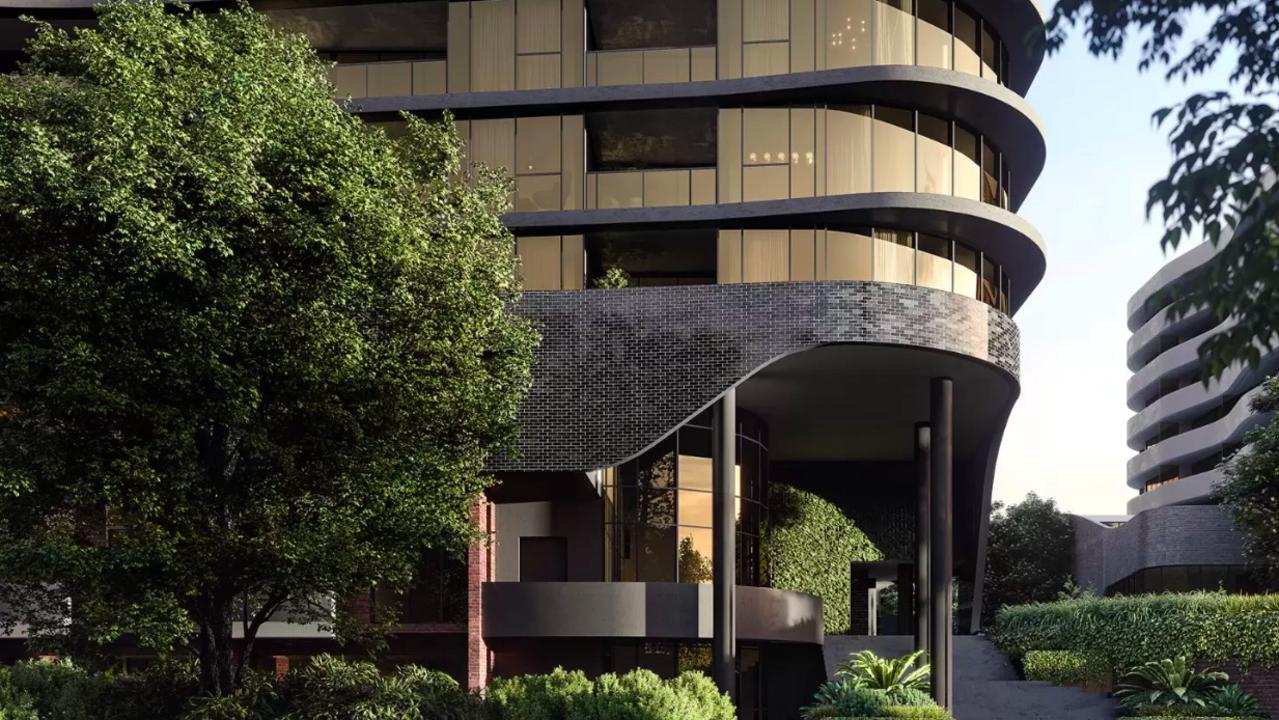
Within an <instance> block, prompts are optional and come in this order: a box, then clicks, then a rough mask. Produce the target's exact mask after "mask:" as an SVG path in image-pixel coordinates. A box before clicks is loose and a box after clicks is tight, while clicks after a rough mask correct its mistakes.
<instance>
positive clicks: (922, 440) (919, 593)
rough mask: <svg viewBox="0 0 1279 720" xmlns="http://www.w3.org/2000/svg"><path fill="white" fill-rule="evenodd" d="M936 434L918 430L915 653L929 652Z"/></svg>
mask: <svg viewBox="0 0 1279 720" xmlns="http://www.w3.org/2000/svg"><path fill="white" fill-rule="evenodd" d="M931 446H932V432H931V430H930V429H929V427H928V423H919V424H918V425H916V426H915V501H916V506H915V649H916V650H922V651H923V652H924V654H925V655H931V654H932V653H930V652H929V641H930V640H931V638H929V637H928V615H929V613H931V612H932V605H931V603H930V602H929V598H931V597H932V594H931V592H930V590H931V588H930V587H929V586H928V564H929V563H930V562H931V559H930V554H929V547H930V545H929V540H930V539H931V536H932V520H933V519H932V502H931V498H932V492H931V491H932V488H931V487H930V486H929V482H930V480H929V479H930V477H931V471H932V468H931V466H930V465H931V463H932V456H931V453H930V450H931Z"/></svg>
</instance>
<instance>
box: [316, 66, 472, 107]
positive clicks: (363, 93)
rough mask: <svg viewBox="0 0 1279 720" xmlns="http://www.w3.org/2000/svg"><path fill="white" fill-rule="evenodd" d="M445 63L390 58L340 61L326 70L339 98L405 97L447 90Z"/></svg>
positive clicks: (433, 93) (439, 92) (437, 93)
mask: <svg viewBox="0 0 1279 720" xmlns="http://www.w3.org/2000/svg"><path fill="white" fill-rule="evenodd" d="M447 77H448V62H447V61H444V60H392V61H379V62H366V63H339V64H337V65H334V66H333V69H332V70H330V71H329V79H330V81H331V82H332V83H333V88H334V92H335V94H336V95H337V96H338V97H352V98H366V97H404V96H408V95H441V94H443V93H445V92H447Z"/></svg>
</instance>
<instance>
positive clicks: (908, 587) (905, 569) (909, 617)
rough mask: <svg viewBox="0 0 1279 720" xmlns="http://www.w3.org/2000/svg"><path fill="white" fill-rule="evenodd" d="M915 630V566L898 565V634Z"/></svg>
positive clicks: (907, 564) (905, 633)
mask: <svg viewBox="0 0 1279 720" xmlns="http://www.w3.org/2000/svg"><path fill="white" fill-rule="evenodd" d="M913 632H915V567H914V566H913V565H910V564H909V563H902V564H901V565H898V566H897V634H898V635H909V634H910V633H913Z"/></svg>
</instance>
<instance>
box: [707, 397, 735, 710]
mask: <svg viewBox="0 0 1279 720" xmlns="http://www.w3.org/2000/svg"><path fill="white" fill-rule="evenodd" d="M712 424H713V428H712V430H711V434H712V435H713V440H712V442H713V443H714V444H713V447H712V450H711V466H712V470H711V472H712V474H713V475H714V488H713V489H714V492H713V493H712V502H713V503H714V510H713V516H712V521H711V523H712V526H713V529H712V531H711V532H712V535H713V536H714V540H713V548H712V551H713V555H714V557H713V558H712V562H711V564H712V570H713V573H712V574H713V578H712V580H713V582H714V584H713V586H712V590H711V592H712V595H713V596H714V599H715V602H714V620H713V621H712V628H713V633H712V640H711V675H712V677H713V678H714V680H715V684H716V685H718V686H719V689H720V690H721V691H722V692H726V693H728V695H729V697H730V698H732V699H733V700H734V702H736V700H737V618H736V604H737V602H736V599H735V598H734V589H735V587H736V585H737V535H736V532H737V512H736V507H737V505H736V500H737V499H736V497H735V495H736V493H737V391H736V390H733V389H730V390H729V391H728V392H726V393H724V397H722V398H720V400H719V402H717V403H716V404H715V416H714V421H713V423H712Z"/></svg>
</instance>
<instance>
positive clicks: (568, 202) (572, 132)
mask: <svg viewBox="0 0 1279 720" xmlns="http://www.w3.org/2000/svg"><path fill="white" fill-rule="evenodd" d="M583 123H584V121H583V118H582V116H581V115H565V116H564V122H563V139H562V141H561V143H560V145H561V148H560V156H561V158H562V159H561V161H560V177H561V180H560V184H561V187H560V189H561V190H562V191H563V193H564V203H563V205H564V209H565V210H581V209H582V207H583V206H582V203H583V197H582V178H583V176H584V175H585V174H586V136H585V130H584V128H583Z"/></svg>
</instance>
